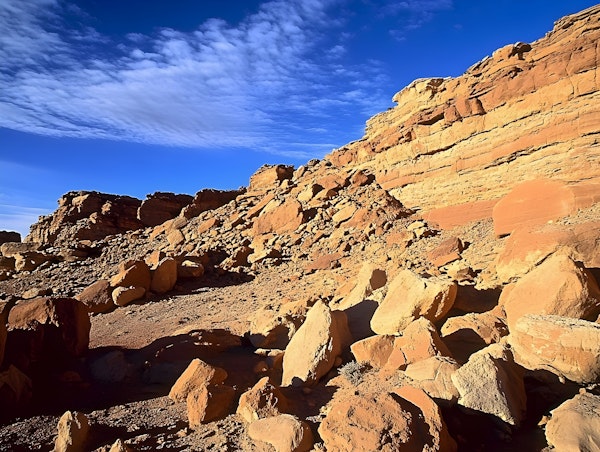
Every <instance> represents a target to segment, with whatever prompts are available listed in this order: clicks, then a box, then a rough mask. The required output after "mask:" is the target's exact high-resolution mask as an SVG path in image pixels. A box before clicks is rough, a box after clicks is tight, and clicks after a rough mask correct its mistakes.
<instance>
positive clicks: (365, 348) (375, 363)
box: [350, 335, 395, 368]
mask: <svg viewBox="0 0 600 452" xmlns="http://www.w3.org/2000/svg"><path fill="white" fill-rule="evenodd" d="M394 339H395V336H379V335H376V336H371V337H367V338H366V339H362V340H360V341H357V342H355V343H354V344H352V345H351V346H350V350H351V351H352V354H353V355H354V358H355V359H356V361H357V362H359V363H367V364H368V365H369V366H371V367H373V368H381V367H383V366H384V365H385V363H387V361H388V358H389V357H390V354H391V353H392V350H393V349H394Z"/></svg>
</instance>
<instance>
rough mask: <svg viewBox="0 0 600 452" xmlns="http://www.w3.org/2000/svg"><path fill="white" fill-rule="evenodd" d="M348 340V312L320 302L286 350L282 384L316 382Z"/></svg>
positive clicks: (328, 368) (313, 308)
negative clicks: (332, 308)
mask: <svg viewBox="0 0 600 452" xmlns="http://www.w3.org/2000/svg"><path fill="white" fill-rule="evenodd" d="M349 343H350V333H349V332H348V324H347V319H346V315H345V314H344V313H343V312H341V311H332V310H331V309H329V307H328V306H327V305H326V304H325V303H323V302H322V301H318V302H317V303H316V304H315V305H314V306H313V307H312V308H311V309H310V310H309V311H308V314H307V315H306V320H305V321H304V323H303V324H302V326H301V327H300V328H299V329H298V331H297V332H296V334H294V336H293V337H292V340H291V341H290V343H289V344H288V346H287V347H286V349H285V355H284V356H283V377H282V382H281V385H282V386H291V385H292V386H299V385H314V384H316V383H317V382H318V381H319V379H320V378H321V377H323V376H324V375H325V374H326V373H327V372H329V371H330V370H331V369H332V367H333V365H334V363H335V360H336V358H337V357H339V356H340V355H341V353H342V350H343V348H344V347H345V346H347V345H349Z"/></svg>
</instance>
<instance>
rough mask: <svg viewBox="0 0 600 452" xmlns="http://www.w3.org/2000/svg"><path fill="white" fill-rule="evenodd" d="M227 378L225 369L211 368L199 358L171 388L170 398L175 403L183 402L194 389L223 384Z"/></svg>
mask: <svg viewBox="0 0 600 452" xmlns="http://www.w3.org/2000/svg"><path fill="white" fill-rule="evenodd" d="M226 378H227V372H226V371H225V369H221V368H220V367H214V366H211V365H210V364H207V363H205V362H204V361H202V360H201V359H199V358H196V359H193V360H192V362H190V364H189V365H188V367H187V368H186V369H185V371H184V372H183V373H182V374H181V376H180V377H179V378H178V379H177V381H176V382H175V384H174V385H173V387H172V388H171V391H170V392H169V398H170V399H171V400H173V401H174V402H183V401H184V400H186V398H187V396H188V394H189V393H190V392H192V391H193V390H194V389H197V388H200V387H203V386H207V385H209V384H213V385H218V384H221V383H223V382H224V381H225V379H226Z"/></svg>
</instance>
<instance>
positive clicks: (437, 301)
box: [371, 270, 457, 335]
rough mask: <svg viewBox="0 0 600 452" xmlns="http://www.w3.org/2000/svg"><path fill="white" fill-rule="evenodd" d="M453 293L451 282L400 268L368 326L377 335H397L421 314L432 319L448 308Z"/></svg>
mask: <svg viewBox="0 0 600 452" xmlns="http://www.w3.org/2000/svg"><path fill="white" fill-rule="evenodd" d="M456 292H457V285H456V283H455V282H452V281H449V280H444V279H440V278H422V277H421V276H419V275H417V274H415V273H413V272H412V271H410V270H403V271H401V272H400V273H399V274H398V276H396V277H395V278H394V280H393V281H392V282H391V283H390V285H389V288H388V292H387V295H386V297H385V299H384V300H383V301H382V302H381V304H380V305H379V307H378V308H377V310H376V311H375V313H374V314H373V318H372V319H371V329H372V330H373V331H374V332H375V333H377V334H395V335H397V334H400V333H401V332H402V330H404V328H406V327H407V326H408V325H409V324H410V323H411V322H412V321H413V320H415V319H417V318H419V317H421V316H422V317H425V318H426V319H428V320H431V321H432V322H436V321H438V320H440V319H442V318H444V316H445V315H446V314H447V313H448V311H449V310H450V308H452V304H453V303H454V300H455V298H456Z"/></svg>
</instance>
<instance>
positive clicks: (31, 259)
mask: <svg viewBox="0 0 600 452" xmlns="http://www.w3.org/2000/svg"><path fill="white" fill-rule="evenodd" d="M13 257H14V259H15V270H16V271H18V272H24V271H32V270H35V269H36V268H38V267H39V266H40V265H42V264H43V263H45V262H50V261H53V260H55V259H56V258H55V257H54V256H51V255H49V254H45V253H40V252H38V251H28V252H23V253H17V254H14V255H13Z"/></svg>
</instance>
